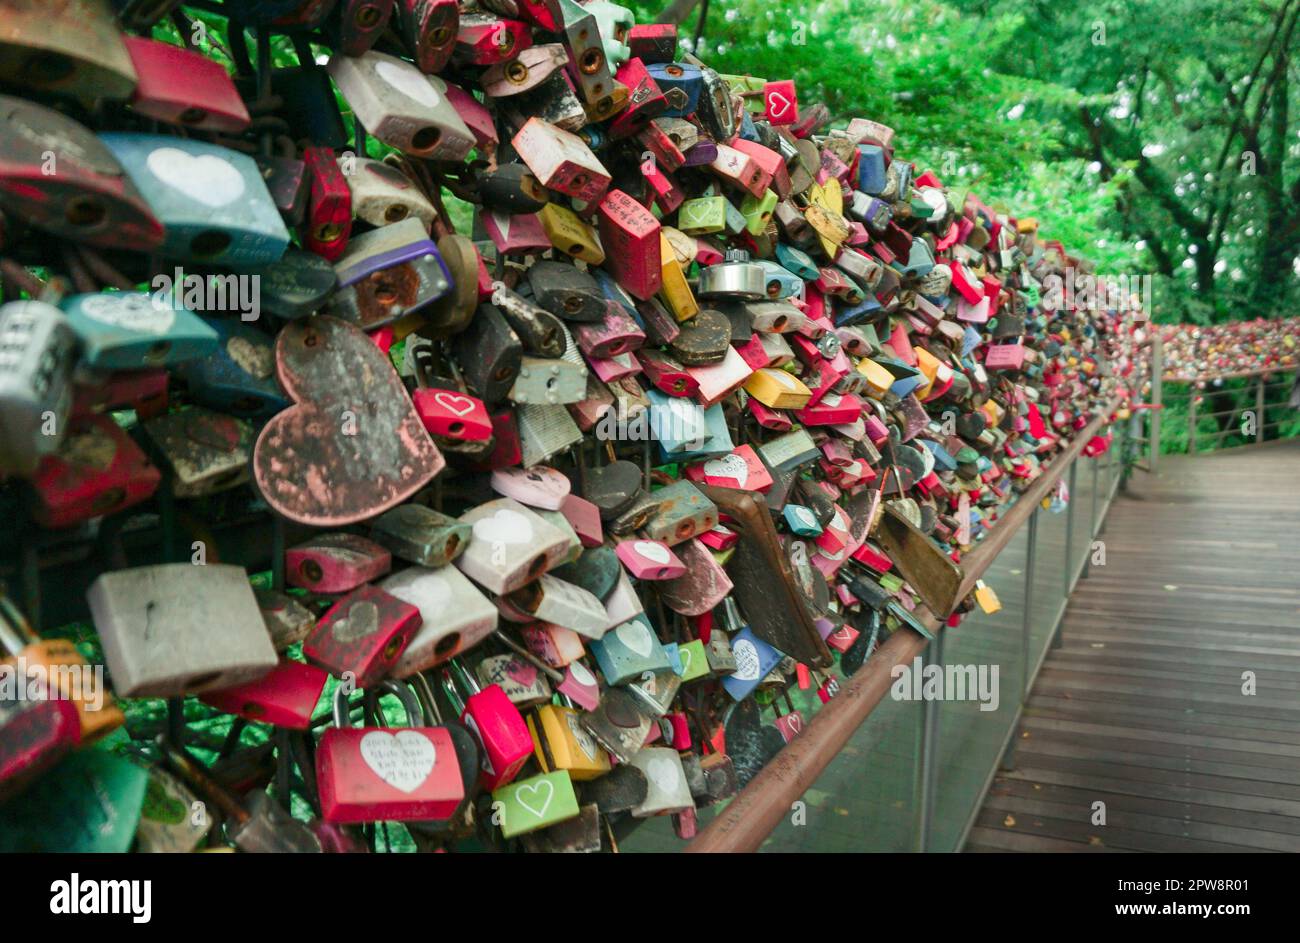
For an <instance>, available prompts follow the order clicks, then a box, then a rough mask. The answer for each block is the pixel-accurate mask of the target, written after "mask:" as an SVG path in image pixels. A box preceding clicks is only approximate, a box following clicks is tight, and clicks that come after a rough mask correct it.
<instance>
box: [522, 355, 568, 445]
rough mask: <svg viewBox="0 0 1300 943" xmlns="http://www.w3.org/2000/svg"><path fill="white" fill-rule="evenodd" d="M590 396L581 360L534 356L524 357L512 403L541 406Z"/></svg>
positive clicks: (554, 404) (561, 403) (558, 404)
mask: <svg viewBox="0 0 1300 943" xmlns="http://www.w3.org/2000/svg"><path fill="white" fill-rule="evenodd" d="M586 395H587V368H586V367H585V366H584V365H583V364H582V363H581V362H579V363H573V362H571V361H568V360H562V359H558V358H549V357H530V356H524V357H523V358H522V359H521V360H520V364H519V375H518V376H516V377H515V382H514V384H513V385H512V386H511V387H510V393H509V397H510V400H511V402H514V403H519V404H521V405H522V404H528V405H537V406H560V405H563V404H564V403H580V402H582V400H584V399H585V398H586ZM521 418H522V417H521ZM566 447H567V444H566Z"/></svg>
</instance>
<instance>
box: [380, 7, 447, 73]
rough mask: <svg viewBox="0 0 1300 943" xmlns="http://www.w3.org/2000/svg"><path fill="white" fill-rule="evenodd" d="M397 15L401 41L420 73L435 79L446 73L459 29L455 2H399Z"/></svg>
mask: <svg viewBox="0 0 1300 943" xmlns="http://www.w3.org/2000/svg"><path fill="white" fill-rule="evenodd" d="M394 13H395V14H396V16H397V26H398V31H399V33H400V34H401V37H402V40H403V42H405V43H406V48H407V50H408V51H410V52H411V53H413V54H414V57H415V64H416V65H417V66H418V67H419V69H420V71H421V72H423V73H425V74H426V75H435V74H437V73H438V72H441V71H442V70H443V69H445V68H446V67H447V63H448V62H450V61H451V54H452V52H454V51H455V49H456V32H457V30H458V29H459V28H460V5H459V4H458V3H457V2H456V0H398V3H397V7H396V9H395V10H394Z"/></svg>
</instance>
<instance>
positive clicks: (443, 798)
mask: <svg viewBox="0 0 1300 943" xmlns="http://www.w3.org/2000/svg"><path fill="white" fill-rule="evenodd" d="M381 689H382V690H384V691H386V692H389V693H392V694H396V695H397V696H398V697H399V698H400V699H401V701H402V706H403V707H405V708H406V718H407V722H408V723H409V724H411V726H410V727H401V728H397V729H389V728H386V727H361V728H353V727H351V726H349V719H348V700H347V693H346V688H345V686H343V685H340V686H339V687H338V688H336V689H335V691H334V726H333V727H330V728H328V729H327V730H326V731H325V733H324V734H322V736H321V739H320V743H319V744H318V745H317V747H316V784H317V788H318V790H319V792H320V806H321V818H323V819H324V820H325V821H326V822H335V823H357V822H383V821H392V822H411V821H427V820H429V819H436V820H438V821H445V820H446V819H449V818H451V817H452V816H453V815H454V814H455V813H456V810H457V809H458V808H459V807H460V804H461V801H462V800H463V799H464V798H465V783H464V781H463V780H462V778H461V770H460V761H459V760H458V759H457V758H456V747H455V744H454V742H453V741H452V738H451V734H450V732H449V731H448V730H447V728H445V727H421V726H416V724H417V719H418V718H419V717H420V716H421V712H420V705H419V702H418V701H417V700H416V698H415V695H414V694H413V693H412V692H411V690H410V688H408V687H406V686H405V685H402V684H398V683H396V682H393V681H386V682H384V683H383V685H382V686H381V688H372V689H371V691H373V692H378V691H379V690H381ZM367 693H368V694H369V693H370V692H367Z"/></svg>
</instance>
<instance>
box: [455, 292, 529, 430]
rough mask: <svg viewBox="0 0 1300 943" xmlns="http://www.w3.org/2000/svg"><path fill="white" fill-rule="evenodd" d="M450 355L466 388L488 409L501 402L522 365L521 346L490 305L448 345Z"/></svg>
mask: <svg viewBox="0 0 1300 943" xmlns="http://www.w3.org/2000/svg"><path fill="white" fill-rule="evenodd" d="M452 353H453V354H454V355H455V357H456V360H457V361H458V362H459V363H460V365H461V369H462V370H464V371H465V379H466V380H467V381H468V383H469V386H470V388H471V389H472V390H473V391H474V392H475V393H476V394H478V395H479V396H480V397H481V398H482V399H483V402H484V403H486V404H488V405H489V406H491V405H495V404H496V403H500V402H501V401H502V400H504V399H505V398H506V396H507V394H508V393H509V392H510V389H511V388H512V387H513V386H514V383H515V379H516V377H518V375H519V369H520V365H521V363H522V361H523V345H522V344H521V343H520V341H519V337H518V335H516V334H515V332H514V331H513V330H512V329H511V327H510V325H509V324H508V323H506V319H505V318H504V317H503V316H502V314H501V312H500V311H498V310H497V309H496V308H495V307H494V306H492V305H480V306H479V308H478V311H477V312H476V313H475V315H474V318H473V320H472V321H471V322H470V325H469V328H468V329H466V330H465V331H462V332H461V333H460V334H457V335H456V337H455V339H454V340H453V341H452Z"/></svg>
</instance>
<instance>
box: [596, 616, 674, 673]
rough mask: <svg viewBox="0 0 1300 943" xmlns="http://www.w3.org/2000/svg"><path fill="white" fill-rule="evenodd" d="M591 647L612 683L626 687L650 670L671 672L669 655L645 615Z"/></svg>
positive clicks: (601, 669)
mask: <svg viewBox="0 0 1300 943" xmlns="http://www.w3.org/2000/svg"><path fill="white" fill-rule="evenodd" d="M590 648H591V653H592V657H594V658H595V659H596V665H597V666H598V667H599V668H600V673H601V674H602V675H604V676H605V681H606V682H607V683H609V684H623V683H625V682H627V681H629V680H632V679H634V678H637V677H639V676H640V675H641V674H642V673H644V672H647V671H648V672H651V673H652V674H654V673H659V672H665V671H668V670H669V663H668V655H667V654H666V653H665V652H664V649H663V645H662V644H660V642H659V639H658V638H657V637H656V636H655V634H654V631H653V630H652V629H651V627H650V621H649V619H647V618H646V617H645V616H644V615H640V616H637V617H636V618H633V619H630V620H628V621H627V622H624V623H623V624H622V625H619V626H617V627H616V628H614V629H612V630H610V631H609V632H606V633H605V634H604V635H603V636H602V637H601V638H599V639H594V640H592V642H591V645H590Z"/></svg>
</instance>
